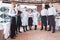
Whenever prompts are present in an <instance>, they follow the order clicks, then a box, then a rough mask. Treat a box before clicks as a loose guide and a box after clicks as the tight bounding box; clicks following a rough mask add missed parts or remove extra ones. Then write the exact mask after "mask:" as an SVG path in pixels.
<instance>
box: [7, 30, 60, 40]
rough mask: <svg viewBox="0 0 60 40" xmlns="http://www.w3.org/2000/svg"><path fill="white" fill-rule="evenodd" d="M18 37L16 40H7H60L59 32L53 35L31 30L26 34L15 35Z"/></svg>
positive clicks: (43, 31)
mask: <svg viewBox="0 0 60 40" xmlns="http://www.w3.org/2000/svg"><path fill="white" fill-rule="evenodd" d="M17 36H18V37H16V39H10V38H8V39H7V40H60V31H56V32H55V33H51V32H48V31H45V30H42V31H41V30H40V29H38V30H36V31H35V30H31V31H27V32H23V33H20V34H17Z"/></svg>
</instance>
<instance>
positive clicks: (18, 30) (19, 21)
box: [16, 4, 22, 33]
mask: <svg viewBox="0 0 60 40" xmlns="http://www.w3.org/2000/svg"><path fill="white" fill-rule="evenodd" d="M19 8H20V5H19V4H17V9H18V13H17V29H16V30H17V33H18V32H19V33H22V32H21V31H20V27H21V26H22V21H21V13H22V11H20V10H19Z"/></svg>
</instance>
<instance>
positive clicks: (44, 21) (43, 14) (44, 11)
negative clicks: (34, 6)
mask: <svg viewBox="0 0 60 40" xmlns="http://www.w3.org/2000/svg"><path fill="white" fill-rule="evenodd" d="M47 13H48V12H47V9H46V8H45V7H43V8H42V10H41V22H42V24H41V30H43V26H45V30H47Z"/></svg>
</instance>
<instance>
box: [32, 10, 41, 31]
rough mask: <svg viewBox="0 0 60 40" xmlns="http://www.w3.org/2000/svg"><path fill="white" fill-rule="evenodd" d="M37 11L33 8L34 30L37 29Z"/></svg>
mask: <svg viewBox="0 0 60 40" xmlns="http://www.w3.org/2000/svg"><path fill="white" fill-rule="evenodd" d="M39 15H40V14H39V12H38V11H37V10H36V9H35V10H33V25H34V26H35V29H34V30H37V25H38V16H39Z"/></svg>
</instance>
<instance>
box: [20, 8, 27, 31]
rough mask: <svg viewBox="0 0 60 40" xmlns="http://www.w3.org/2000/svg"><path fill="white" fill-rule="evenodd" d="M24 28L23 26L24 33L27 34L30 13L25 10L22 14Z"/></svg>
mask: <svg viewBox="0 0 60 40" xmlns="http://www.w3.org/2000/svg"><path fill="white" fill-rule="evenodd" d="M21 16H22V26H23V31H24V32H26V31H28V30H27V25H28V12H27V10H26V9H24V10H23V12H22V14H21Z"/></svg>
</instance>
